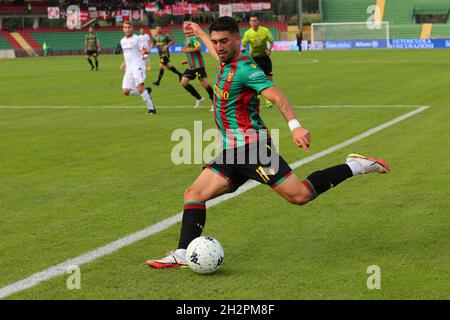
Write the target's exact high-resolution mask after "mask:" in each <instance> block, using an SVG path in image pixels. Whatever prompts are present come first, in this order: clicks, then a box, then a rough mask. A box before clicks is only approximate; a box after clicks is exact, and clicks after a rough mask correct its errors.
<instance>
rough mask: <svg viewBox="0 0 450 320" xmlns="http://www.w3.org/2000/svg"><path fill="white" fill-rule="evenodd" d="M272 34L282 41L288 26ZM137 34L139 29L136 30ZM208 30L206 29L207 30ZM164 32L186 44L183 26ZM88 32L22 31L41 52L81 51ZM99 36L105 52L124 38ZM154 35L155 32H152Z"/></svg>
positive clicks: (275, 27) (117, 33) (276, 26)
mask: <svg viewBox="0 0 450 320" xmlns="http://www.w3.org/2000/svg"><path fill="white" fill-rule="evenodd" d="M268 28H269V30H270V31H271V32H272V35H273V37H274V40H275V41H278V40H280V33H281V32H283V30H287V25H286V24H284V23H272V24H270V25H268ZM135 29H136V33H137V29H139V28H138V27H136V28H135ZM247 29H248V25H242V27H241V28H240V31H241V33H242V34H243V33H244V32H245V31H246V30H247ZM205 30H206V29H205ZM164 32H167V33H169V34H170V35H171V36H172V38H173V39H174V41H175V42H176V43H177V44H183V43H184V33H183V30H182V29H181V26H177V27H171V28H168V29H164ZM86 33H87V30H82V31H69V30H65V29H57V30H55V29H40V30H22V31H21V34H22V36H23V37H24V38H25V39H26V40H27V42H28V43H29V44H30V46H31V47H32V48H33V49H35V50H37V51H39V50H41V49H42V44H43V43H44V42H45V43H46V44H47V46H48V48H49V50H50V51H53V52H54V51H79V50H82V49H83V45H84V37H85V35H86ZM96 33H97V35H98V37H99V39H100V42H101V47H102V49H103V50H105V51H109V50H113V49H114V48H115V47H116V46H117V44H118V43H119V41H120V39H121V38H122V37H123V32H122V30H121V29H120V28H115V29H109V30H108V29H106V30H105V29H100V30H97V32H96ZM152 33H153V32H152Z"/></svg>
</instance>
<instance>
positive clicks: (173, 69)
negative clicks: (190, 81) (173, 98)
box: [167, 66, 183, 77]
mask: <svg viewBox="0 0 450 320" xmlns="http://www.w3.org/2000/svg"><path fill="white" fill-rule="evenodd" d="M167 69H169V70H170V71H172V72H173V73H175V74H177V75H178V76H179V77H182V76H183V75H182V74H181V72H180V71H178V70H177V69H176V68H175V67H174V66H170V67H167Z"/></svg>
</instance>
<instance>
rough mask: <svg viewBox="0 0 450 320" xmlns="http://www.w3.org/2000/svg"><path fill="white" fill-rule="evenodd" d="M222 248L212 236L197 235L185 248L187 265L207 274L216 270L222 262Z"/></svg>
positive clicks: (197, 271)
mask: <svg viewBox="0 0 450 320" xmlns="http://www.w3.org/2000/svg"><path fill="white" fill-rule="evenodd" d="M223 257H224V254H223V248H222V245H221V244H220V242H219V241H217V239H214V238H213V237H198V238H195V239H194V240H192V242H191V243H190V244H189V246H188V247H187V250H186V260H187V263H188V265H189V267H190V268H191V269H192V270H193V271H194V272H196V273H200V274H209V273H213V272H215V271H217V270H218V269H219V267H220V265H221V264H222V262H223Z"/></svg>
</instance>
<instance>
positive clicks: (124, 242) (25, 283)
mask: <svg viewBox="0 0 450 320" xmlns="http://www.w3.org/2000/svg"><path fill="white" fill-rule="evenodd" d="M428 108H429V107H426V106H422V107H419V108H417V109H416V110H413V111H410V112H408V113H406V114H404V115H401V116H399V117H397V118H394V119H392V120H390V121H388V122H385V123H383V124H381V125H378V126H376V127H374V128H372V129H369V130H367V131H365V132H363V133H361V134H359V135H357V136H355V137H353V138H351V139H348V140H346V141H344V142H342V143H339V144H337V145H334V146H332V147H330V148H328V149H325V150H323V151H320V152H318V153H315V154H313V155H311V156H309V157H306V158H304V159H302V160H299V161H296V162H294V163H292V164H291V167H292V168H293V169H296V168H298V167H300V166H301V165H304V164H306V163H309V162H312V161H314V160H317V159H319V158H322V157H324V156H326V155H328V154H330V153H333V152H335V151H337V150H339V149H342V148H344V147H346V146H348V145H351V144H353V143H355V142H357V141H360V140H362V139H364V138H366V137H369V136H371V135H373V134H375V133H377V132H379V131H381V130H384V129H386V128H388V127H390V126H392V125H394V124H396V123H399V122H401V121H403V120H405V119H408V118H410V117H412V116H414V115H416V114H418V113H420V112H423V111H425V110H426V109H428ZM258 185H259V183H258V182H255V181H251V182H249V183H246V184H244V185H243V186H242V187H241V188H240V189H239V190H237V191H236V192H234V193H232V194H225V195H223V196H221V197H218V198H216V199H213V200H211V201H208V202H207V206H208V207H212V206H214V205H217V204H219V203H221V202H224V201H226V200H228V199H231V198H234V197H237V196H239V195H241V194H242V193H244V192H246V191H248V190H250V189H253V188H254V187H256V186H258ZM182 214H183V213H182V212H179V213H177V214H176V215H174V216H172V217H170V218H167V219H165V220H162V221H160V222H158V223H156V224H153V225H151V226H149V227H147V228H145V229H143V230H141V231H138V232H135V233H133V234H130V235H128V236H125V237H123V238H121V239H118V240H116V241H113V242H111V243H109V244H107V245H105V246H102V247H99V248H97V249H94V250H92V251H89V252H87V253H85V254H82V255H80V256H78V257H76V258H73V259H69V260H67V261H65V262H63V263H60V264H58V265H55V266H53V267H50V268H48V269H45V270H43V271H41V272H38V273H35V274H33V275H31V276H29V277H28V278H25V279H23V280H20V281H17V282H15V283H12V284H10V285H7V286H5V287H3V288H1V289H0V299H3V298H6V297H8V296H10V295H12V294H14V293H17V292H20V291H23V290H26V289H29V288H31V287H34V286H36V285H37V284H39V283H40V282H43V281H46V280H50V279H52V278H55V277H58V276H62V275H64V274H65V273H66V270H67V268H68V267H69V266H72V265H77V266H80V265H83V264H86V263H89V262H92V261H94V260H96V259H98V258H101V257H103V256H105V255H108V254H110V253H113V252H115V251H117V250H119V249H121V248H123V247H126V246H128V245H130V244H133V243H135V242H137V241H140V240H142V239H145V238H147V237H149V236H151V235H154V234H156V233H158V232H160V231H163V230H165V229H168V228H170V227H171V226H173V225H174V224H176V223H178V222H180V221H181V218H182Z"/></svg>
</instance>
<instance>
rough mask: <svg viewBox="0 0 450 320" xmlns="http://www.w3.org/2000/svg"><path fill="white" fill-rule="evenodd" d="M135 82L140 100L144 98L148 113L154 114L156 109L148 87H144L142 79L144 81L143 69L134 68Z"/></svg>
mask: <svg viewBox="0 0 450 320" xmlns="http://www.w3.org/2000/svg"><path fill="white" fill-rule="evenodd" d="M134 79H135V83H137V85H136V89H137V90H138V92H139V94H140V95H141V98H142V100H144V102H145V105H146V106H147V108H148V115H154V114H156V109H155V106H154V104H153V101H152V98H151V96H150V91H151V89H150V88H145V85H144V81H145V71H143V70H136V71H135V76H134Z"/></svg>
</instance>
